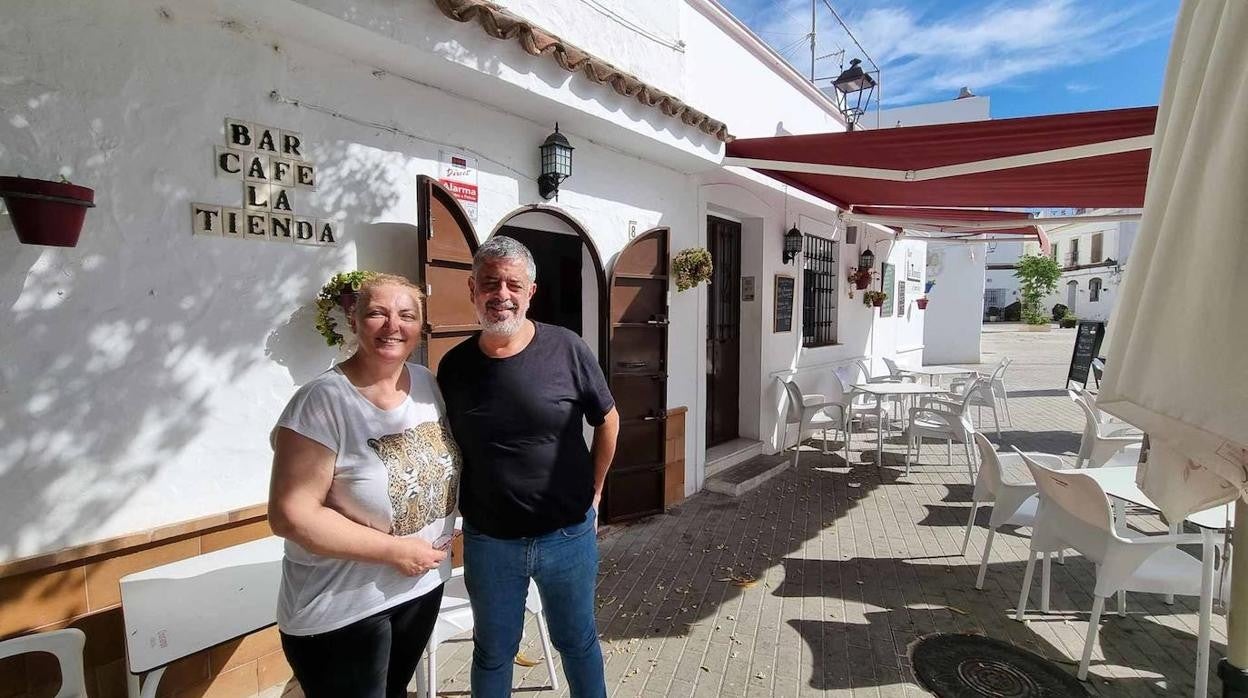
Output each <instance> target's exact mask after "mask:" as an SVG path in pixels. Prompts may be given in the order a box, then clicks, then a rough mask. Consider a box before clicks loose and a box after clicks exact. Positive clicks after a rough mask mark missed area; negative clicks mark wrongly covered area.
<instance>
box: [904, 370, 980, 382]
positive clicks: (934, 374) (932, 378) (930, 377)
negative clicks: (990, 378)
mask: <svg viewBox="0 0 1248 698" xmlns="http://www.w3.org/2000/svg"><path fill="white" fill-rule="evenodd" d="M901 370H903V371H905V372H907V373H913V374H915V375H919V376H927V383H928V385H935V384H936V379H937V378H939V377H940V376H969V375H974V374H976V373H978V371H976V370H975V369H973V368H959V367H957V366H919V367H918V368H911V367H909V366H902V367H901Z"/></svg>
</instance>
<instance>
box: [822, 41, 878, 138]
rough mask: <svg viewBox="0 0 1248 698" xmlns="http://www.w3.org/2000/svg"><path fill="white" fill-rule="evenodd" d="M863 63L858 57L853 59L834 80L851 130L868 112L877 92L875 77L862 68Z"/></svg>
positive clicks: (842, 109)
mask: <svg viewBox="0 0 1248 698" xmlns="http://www.w3.org/2000/svg"><path fill="white" fill-rule="evenodd" d="M861 63H862V61H861V60H860V59H858V58H855V59H853V60H851V61H850V62H849V67H848V68H846V69H845V70H844V71H842V72H841V74H840V75H838V76H837V78H836V79H835V80H833V81H832V86H833V87H835V88H836V91H837V92H840V93H841V113H842V114H844V115H845V124H846V128H848V129H849V130H850V131H853V130H854V124H855V123H857V122H858V119H859V117H861V116H862V115H863V114H864V113H865V112H866V107H867V105H869V104H870V103H871V95H872V94H874V92H875V85H876V81H875V78H873V77H871V73H868V72H866V71H864V70H863V69H862V66H861V65H860V64H861Z"/></svg>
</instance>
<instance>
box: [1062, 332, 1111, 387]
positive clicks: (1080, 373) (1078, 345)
mask: <svg viewBox="0 0 1248 698" xmlns="http://www.w3.org/2000/svg"><path fill="white" fill-rule="evenodd" d="M1104 340H1105V323H1103V322H1092V321H1080V323H1079V327H1078V328H1077V329H1076V330H1075V350H1074V352H1072V353H1071V355H1070V371H1068V372H1067V373H1066V382H1067V383H1070V382H1071V381H1075V382H1076V383H1083V385H1084V386H1085V387H1086V386H1087V385H1088V372H1089V371H1090V370H1091V369H1092V359H1095V358H1096V356H1097V354H1099V353H1100V352H1101V342H1102V341H1104Z"/></svg>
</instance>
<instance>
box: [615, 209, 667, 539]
mask: <svg viewBox="0 0 1248 698" xmlns="http://www.w3.org/2000/svg"><path fill="white" fill-rule="evenodd" d="M667 262H668V231H667V230H666V229H660V230H653V231H650V232H648V233H646V234H644V235H641V236H639V237H637V238H636V239H635V240H633V241H632V242H630V243H629V244H628V246H627V247H625V248H624V249H623V250H622V251H621V252H620V254H619V256H618V257H617V258H616V261H615V266H614V267H613V268H612V270H611V280H610V290H611V296H610V298H611V300H610V305H609V312H610V322H611V326H610V330H609V331H610V349H609V354H608V355H609V357H610V360H609V362H608V375H607V378H608V380H609V381H610V383H611V394H612V395H614V396H615V406H616V409H617V410H618V411H619V413H620V438H619V444H618V446H617V447H616V450H615V461H614V464H613V465H612V466H611V471H610V472H609V473H608V475H607V486H606V490H605V491H604V492H603V497H602V513H603V520H605V521H607V522H613V521H625V520H628V519H635V518H637V517H640V516H646V515H648V514H657V513H660V512H662V511H663V493H664V489H663V461H664V455H665V450H664V447H665V442H664V438H665V437H664V429H663V427H664V422H665V420H666V419H667V323H668V319H667V317H668V316H667V289H668V264H667Z"/></svg>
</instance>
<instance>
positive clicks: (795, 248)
mask: <svg viewBox="0 0 1248 698" xmlns="http://www.w3.org/2000/svg"><path fill="white" fill-rule="evenodd" d="M801 251H802V231H800V230H798V229H797V226H793V227H792V228H789V232H787V233H785V234H784V263H785V264H788V263H789V262H792V261H793V260H794V259H796V258H797V255H798V254H799V253H800V252H801Z"/></svg>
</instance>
